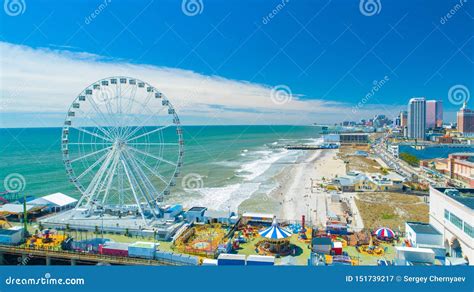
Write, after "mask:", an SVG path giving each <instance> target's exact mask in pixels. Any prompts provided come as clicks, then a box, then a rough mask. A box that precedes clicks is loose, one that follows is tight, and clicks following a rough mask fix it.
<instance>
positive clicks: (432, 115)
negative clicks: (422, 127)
mask: <svg viewBox="0 0 474 292" xmlns="http://www.w3.org/2000/svg"><path fill="white" fill-rule="evenodd" d="M442 126H443V102H442V101H441V100H427V101H426V128H427V129H433V128H441V127H442Z"/></svg>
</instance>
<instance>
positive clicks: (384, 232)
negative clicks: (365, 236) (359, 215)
mask: <svg viewBox="0 0 474 292" xmlns="http://www.w3.org/2000/svg"><path fill="white" fill-rule="evenodd" d="M375 235H376V236H377V238H394V237H395V233H394V232H393V230H392V229H390V228H386V227H382V228H379V229H377V231H375Z"/></svg>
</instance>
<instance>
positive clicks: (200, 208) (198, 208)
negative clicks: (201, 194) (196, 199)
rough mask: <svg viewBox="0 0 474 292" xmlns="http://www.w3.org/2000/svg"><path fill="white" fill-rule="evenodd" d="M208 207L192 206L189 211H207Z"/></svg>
mask: <svg viewBox="0 0 474 292" xmlns="http://www.w3.org/2000/svg"><path fill="white" fill-rule="evenodd" d="M206 210H207V208H206V207H192V208H191V209H189V210H188V212H202V211H206Z"/></svg>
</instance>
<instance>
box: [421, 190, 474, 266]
mask: <svg viewBox="0 0 474 292" xmlns="http://www.w3.org/2000/svg"><path fill="white" fill-rule="evenodd" d="M429 217H430V224H431V225H432V226H433V227H434V228H436V230H438V231H439V232H440V233H441V234H442V235H443V243H444V246H445V248H446V252H447V255H448V256H450V257H454V258H464V259H465V260H466V261H468V262H469V264H470V265H474V226H473V225H474V224H473V218H474V189H448V188H434V187H430V213H429Z"/></svg>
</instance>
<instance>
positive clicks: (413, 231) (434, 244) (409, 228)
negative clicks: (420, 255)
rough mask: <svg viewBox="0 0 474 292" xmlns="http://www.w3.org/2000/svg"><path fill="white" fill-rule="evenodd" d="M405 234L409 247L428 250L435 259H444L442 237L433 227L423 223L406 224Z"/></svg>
mask: <svg viewBox="0 0 474 292" xmlns="http://www.w3.org/2000/svg"><path fill="white" fill-rule="evenodd" d="M405 233H406V239H407V240H408V243H409V246H411V247H418V248H429V249H431V250H433V251H434V252H435V254H436V257H437V258H440V259H444V258H445V256H446V249H445V247H444V243H443V235H442V234H441V232H439V231H438V230H437V229H436V228H434V227H433V225H431V224H429V223H425V222H406V223H405Z"/></svg>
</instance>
